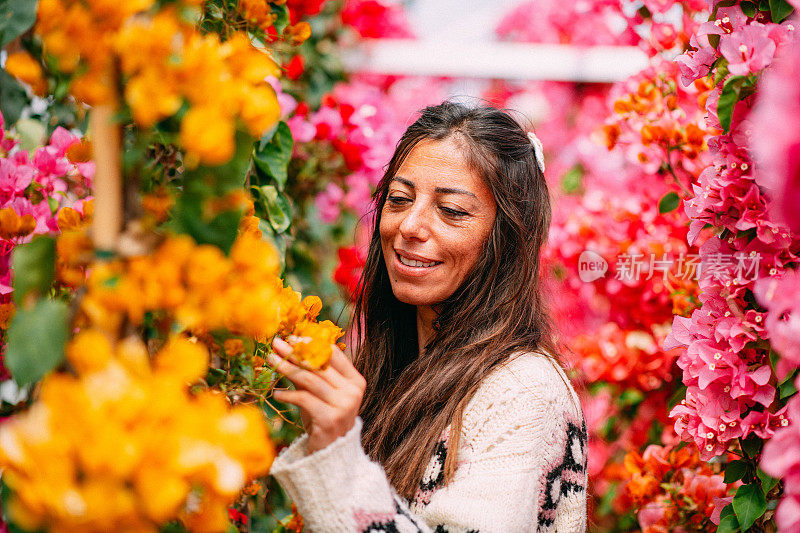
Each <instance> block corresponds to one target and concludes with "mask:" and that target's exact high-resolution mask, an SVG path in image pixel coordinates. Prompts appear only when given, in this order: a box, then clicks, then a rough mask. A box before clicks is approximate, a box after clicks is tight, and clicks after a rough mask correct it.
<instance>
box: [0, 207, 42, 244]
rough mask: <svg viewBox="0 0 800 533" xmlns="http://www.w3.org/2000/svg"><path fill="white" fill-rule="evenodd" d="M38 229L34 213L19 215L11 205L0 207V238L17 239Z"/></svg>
mask: <svg viewBox="0 0 800 533" xmlns="http://www.w3.org/2000/svg"><path fill="white" fill-rule="evenodd" d="M34 229H36V219H35V218H34V217H33V215H30V214H26V215H22V216H19V215H18V214H17V212H16V211H15V210H14V209H13V208H11V207H5V208H3V209H0V238H2V239H7V240H10V239H15V238H18V237H24V236H25V235H28V234H30V233H31V232H33V230H34Z"/></svg>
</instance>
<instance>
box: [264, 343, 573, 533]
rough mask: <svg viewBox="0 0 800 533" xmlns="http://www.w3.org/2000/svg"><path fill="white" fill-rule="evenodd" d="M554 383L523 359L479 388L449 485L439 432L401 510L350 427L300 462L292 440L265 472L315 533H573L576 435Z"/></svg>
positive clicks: (569, 395)
mask: <svg viewBox="0 0 800 533" xmlns="http://www.w3.org/2000/svg"><path fill="white" fill-rule="evenodd" d="M520 359H523V361H521V362H520ZM562 376H563V373H561V374H560V370H556V369H555V368H554V367H552V365H551V364H550V362H549V361H546V360H545V359H544V358H543V357H535V356H533V355H530V356H526V357H524V358H517V359H515V360H514V361H513V362H512V363H510V364H508V365H505V366H504V367H503V368H502V369H501V371H496V372H494V373H493V374H492V375H490V376H489V377H488V378H487V379H486V380H484V383H482V384H481V386H480V388H479V389H478V392H477V393H476V394H475V397H474V398H473V399H472V400H471V401H470V403H469V405H468V406H467V409H466V411H465V413H464V418H463V421H462V433H461V444H460V446H459V454H458V463H457V466H456V471H455V473H454V478H453V480H452V482H450V483H448V484H447V485H444V484H443V474H442V466H443V464H444V460H445V458H446V455H447V442H448V439H447V433H445V436H444V438H443V439H442V440H441V441H440V442H439V444H438V445H437V449H436V454H435V455H434V457H433V458H432V460H431V462H430V464H429V465H428V468H427V470H426V473H425V478H424V479H423V480H422V483H421V484H420V488H419V490H418V491H417V495H416V496H415V498H414V499H413V501H412V502H410V504H409V503H408V502H406V501H405V500H404V499H402V498H401V497H399V496H398V495H397V493H396V492H395V491H394V489H393V488H392V487H391V485H390V484H389V481H388V480H387V478H386V475H385V473H384V471H383V468H382V467H381V466H380V465H379V464H377V463H375V462H373V461H371V460H370V459H369V457H368V456H367V455H366V454H365V453H364V451H363V449H362V447H361V444H360V432H361V420H360V419H358V420H357V421H356V424H355V426H354V427H353V428H352V429H351V430H350V431H349V432H348V433H347V434H346V435H344V436H343V437H341V438H339V439H337V440H336V441H335V442H333V443H331V444H330V445H329V446H327V447H326V448H324V449H322V450H318V451H316V452H314V453H312V454H310V455H306V439H305V437H301V438H300V439H298V440H297V441H296V442H295V443H293V444H292V446H290V447H289V448H288V449H286V450H284V451H283V452H282V453H281V454H280V456H279V457H278V458H277V459H276V460H275V463H274V464H273V466H272V471H271V473H272V475H274V476H275V477H276V478H277V480H278V481H279V482H280V484H281V485H282V486H283V487H284V489H286V491H287V493H288V494H289V496H290V497H292V499H294V501H295V503H296V504H297V507H298V510H299V511H300V514H302V515H303V517H304V519H305V523H306V526H307V531H311V532H315V533H316V532H358V533H362V532H363V533H366V532H377V531H388V532H398V533H404V532H409V533H414V532H424V533H427V532H433V533H451V532H468V531H469V532H481V533H489V532H527V531H559V532H562V531H563V532H571V531H582V530H585V527H586V525H585V524H586V494H585V487H586V465H585V452H584V450H585V427H584V426H583V424H582V416H581V413H580V408H579V407H577V406H576V404H575V401H577V398H576V397H574V392H573V391H572V389H571V387H570V386H569V385H568V384H567V382H566V381H564V380H565V379H566V378H564V379H562Z"/></svg>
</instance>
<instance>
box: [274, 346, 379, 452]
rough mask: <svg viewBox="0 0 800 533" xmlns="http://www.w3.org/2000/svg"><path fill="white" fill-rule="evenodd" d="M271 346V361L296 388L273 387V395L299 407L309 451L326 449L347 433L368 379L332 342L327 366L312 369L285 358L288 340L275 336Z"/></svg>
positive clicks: (287, 355)
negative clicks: (322, 368) (280, 388)
mask: <svg viewBox="0 0 800 533" xmlns="http://www.w3.org/2000/svg"><path fill="white" fill-rule="evenodd" d="M272 347H273V349H274V350H275V353H274V354H270V355H269V362H270V364H272V365H273V366H274V367H275V368H276V369H277V370H278V372H280V373H281V374H283V375H284V376H286V377H287V378H288V379H289V380H290V381H291V382H292V383H294V386H295V389H296V390H276V391H274V392H273V394H274V395H275V399H276V400H278V401H279V402H285V403H291V404H294V405H296V406H298V407H300V416H301V418H302V419H303V426H304V427H305V430H306V433H308V453H309V454H310V453H313V452H315V451H317V450H321V449H322V448H325V447H326V446H327V445H328V444H330V443H331V442H333V441H334V440H336V439H337V438H339V437H341V436H343V435H344V434H345V433H347V432H348V431H349V430H350V429H351V428H352V427H353V425H354V424H355V420H356V417H357V416H358V411H359V408H360V407H361V400H362V398H363V397H364V391H365V389H366V387H367V382H366V380H365V379H364V378H363V376H361V374H359V373H358V371H357V370H356V369H355V367H354V366H353V364H352V363H351V362H350V360H349V359H348V358H347V356H346V355H345V354H344V352H342V350H340V349H339V347H338V346H335V345H334V346H333V354H332V356H331V361H330V364H329V365H328V367H327V368H326V369H324V370H315V371H312V370H305V369H303V368H301V367H299V366H298V365H296V364H294V363H292V362H291V361H289V360H288V357H289V356H290V355H291V353H292V346H291V345H290V344H289V343H288V342H286V341H284V340H283V339H281V338H278V337H276V338H275V340H273V341H272ZM276 354H277V355H276Z"/></svg>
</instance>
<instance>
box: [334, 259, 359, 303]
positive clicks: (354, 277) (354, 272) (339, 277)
mask: <svg viewBox="0 0 800 533" xmlns="http://www.w3.org/2000/svg"><path fill="white" fill-rule="evenodd" d="M337 253H338V255H339V264H338V265H337V266H336V270H335V271H334V272H333V280H334V281H335V282H336V283H338V284H339V285H341V286H342V287H344V288H345V289H347V294H348V295H349V297H350V299H351V300H353V299H355V297H356V295H357V294H358V293H359V291H360V290H361V285H360V280H361V271H362V269H363V268H364V264H365V262H366V257H364V254H363V252H361V250H359V249H358V248H357V247H355V246H347V247H343V248H339V251H338V252H337Z"/></svg>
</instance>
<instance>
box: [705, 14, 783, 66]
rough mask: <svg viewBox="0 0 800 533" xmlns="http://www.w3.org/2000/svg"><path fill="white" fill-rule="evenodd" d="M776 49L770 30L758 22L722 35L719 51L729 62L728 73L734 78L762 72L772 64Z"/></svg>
mask: <svg viewBox="0 0 800 533" xmlns="http://www.w3.org/2000/svg"><path fill="white" fill-rule="evenodd" d="M776 48H777V46H776V45H775V41H773V40H772V39H771V38H770V32H769V28H768V27H767V26H766V25H764V24H759V23H758V22H753V23H751V24H748V25H747V26H745V27H744V28H742V29H741V30H738V31H735V32H733V33H730V34H725V35H722V36H721V37H720V42H719V50H720V52H721V53H722V55H723V57H724V58H725V59H727V60H728V71H729V72H730V73H731V74H733V75H734V76H745V75H747V74H750V73H752V72H758V71H760V70H761V69H763V68H764V67H766V66H767V65H769V64H770V62H771V61H772V58H773V56H774V55H775V50H776Z"/></svg>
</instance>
